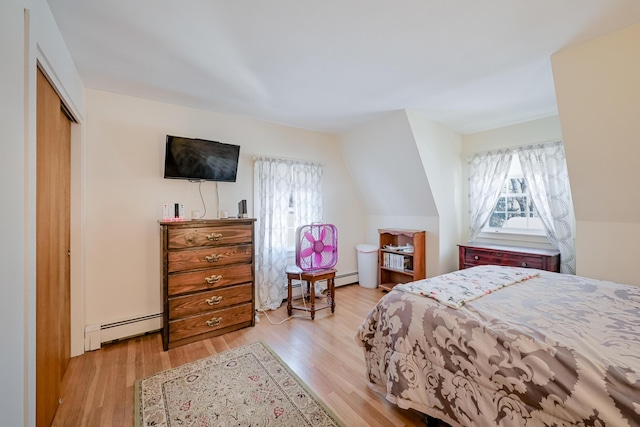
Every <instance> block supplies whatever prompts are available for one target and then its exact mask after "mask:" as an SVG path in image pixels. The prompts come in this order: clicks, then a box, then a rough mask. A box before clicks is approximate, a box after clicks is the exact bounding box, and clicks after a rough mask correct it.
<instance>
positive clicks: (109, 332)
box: [84, 271, 358, 351]
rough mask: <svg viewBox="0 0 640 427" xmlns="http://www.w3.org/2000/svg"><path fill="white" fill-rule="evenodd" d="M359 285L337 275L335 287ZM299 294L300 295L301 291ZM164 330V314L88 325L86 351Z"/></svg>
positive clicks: (355, 277)
mask: <svg viewBox="0 0 640 427" xmlns="http://www.w3.org/2000/svg"><path fill="white" fill-rule="evenodd" d="M296 282H297V281H294V282H293V287H296V288H297V287H299V286H300V283H296ZM353 283H358V272H357V271H354V272H352V273H344V274H337V275H336V278H335V285H336V287H338V286H344V285H350V284H353ZM297 293H300V292H299V291H298V292H297ZM160 329H162V313H154V314H148V315H146V316H140V317H135V318H133V319H125V320H120V321H117V322H111V323H105V324H104V325H87V326H85V328H84V350H85V351H93V350H98V349H99V348H100V346H101V345H102V344H103V343H107V342H112V341H117V340H121V339H126V338H131V337H134V336H137V335H143V334H146V333H149V332H155V331H158V330H160Z"/></svg>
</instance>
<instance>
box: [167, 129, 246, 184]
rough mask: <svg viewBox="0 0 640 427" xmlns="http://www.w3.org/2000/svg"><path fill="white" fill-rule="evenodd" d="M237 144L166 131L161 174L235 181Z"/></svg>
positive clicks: (196, 178) (192, 178)
mask: <svg viewBox="0 0 640 427" xmlns="http://www.w3.org/2000/svg"><path fill="white" fill-rule="evenodd" d="M239 155H240V146H239V145H233V144H225V143H222V142H218V141H208V140H206V139H197V138H183V137H179V136H172V135H167V147H166V153H165V157H164V177H165V178H172V179H187V180H190V181H223V182H236V175H237V172H238V156H239Z"/></svg>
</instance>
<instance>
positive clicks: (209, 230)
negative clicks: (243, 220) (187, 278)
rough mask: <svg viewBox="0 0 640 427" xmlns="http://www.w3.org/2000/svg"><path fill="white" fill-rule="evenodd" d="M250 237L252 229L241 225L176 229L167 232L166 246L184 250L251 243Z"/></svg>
mask: <svg viewBox="0 0 640 427" xmlns="http://www.w3.org/2000/svg"><path fill="white" fill-rule="evenodd" d="M252 235H253V232H252V228H251V227H247V226H242V225H238V226H224V227H200V228H176V229H171V230H169V234H168V242H167V246H168V248H169V249H184V248H197V247H201V246H218V245H229V244H238V243H251V241H252V238H253V236H252Z"/></svg>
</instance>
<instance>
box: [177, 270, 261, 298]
mask: <svg viewBox="0 0 640 427" xmlns="http://www.w3.org/2000/svg"><path fill="white" fill-rule="evenodd" d="M252 269H253V267H252V265H251V264H240V265H232V266H226V267H217V268H209V269H206V270H197V271H190V272H187V273H172V274H170V275H169V277H168V279H167V280H168V290H167V292H168V294H169V296H174V295H179V294H186V293H188V292H197V291H204V290H208V289H215V288H220V287H223V286H229V285H236V284H238V283H245V282H251V281H252V280H253V276H252Z"/></svg>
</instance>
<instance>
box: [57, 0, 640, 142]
mask: <svg viewBox="0 0 640 427" xmlns="http://www.w3.org/2000/svg"><path fill="white" fill-rule="evenodd" d="M48 3H49V6H50V8H51V11H52V13H53V15H54V18H55V19H56V22H57V23H58V26H59V27H60V31H61V33H62V36H63V38H64V40H65V42H66V44H67V47H68V49H69V51H70V53H71V56H72V58H73V61H74V62H75V64H76V66H77V68H78V72H79V73H80V76H81V78H82V80H83V82H84V84H85V86H86V87H87V88H89V89H98V90H104V91H109V92H116V93H122V94H126V95H131V96H136V97H141V98H147V99H153V100H158V101H163V102H168V103H173V104H178V105H184V106H188V107H194V108H199V109H204V110H211V111H216V112H221V113H229V114H234V115H241V116H246V117H252V118H256V119H261V120H266V121H270V122H275V123H281V124H285V125H290V126H295V127H300V128H305V129H311V130H316V131H321V132H329V133H337V132H342V131H345V130H349V129H351V128H353V127H354V126H357V125H360V124H362V123H364V122H366V121H369V120H372V119H375V118H376V117H378V116H380V115H382V114H385V113H387V112H389V111H395V110H402V109H410V110H416V111H420V112H421V113H422V114H424V115H426V116H427V117H429V118H430V119H431V120H433V121H435V122H437V123H440V124H443V125H445V126H447V127H449V128H450V129H452V130H454V131H456V132H459V133H462V134H464V133H470V132H476V131H480V130H486V129H491V128H495V127H499V126H504V125H508V124H513V123H518V122H522V121H527V120H532V119H536V118H540V117H545V116H550V115H553V114H557V107H556V99H555V91H554V85H553V75H552V71H551V62H550V56H551V55H552V54H553V53H554V52H556V51H558V50H561V49H563V48H565V47H567V46H570V45H574V44H577V43H581V42H584V41H587V40H591V39H593V38H596V37H600V36H602V35H604V34H607V33H610V32H612V31H615V30H618V29H621V28H623V27H626V26H628V25H631V24H634V23H636V22H640V1H637V0H561V1H558V0H535V1H514V0H482V1H479V0H449V1H447V0H397V1H385V0H366V1H365V0H325V1H317V2H308V1H304V0H270V1H265V0H226V1H222V0H179V1H178V0H172V1H169V0H108V1H100V0H48ZM576 72H579V70H576Z"/></svg>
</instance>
